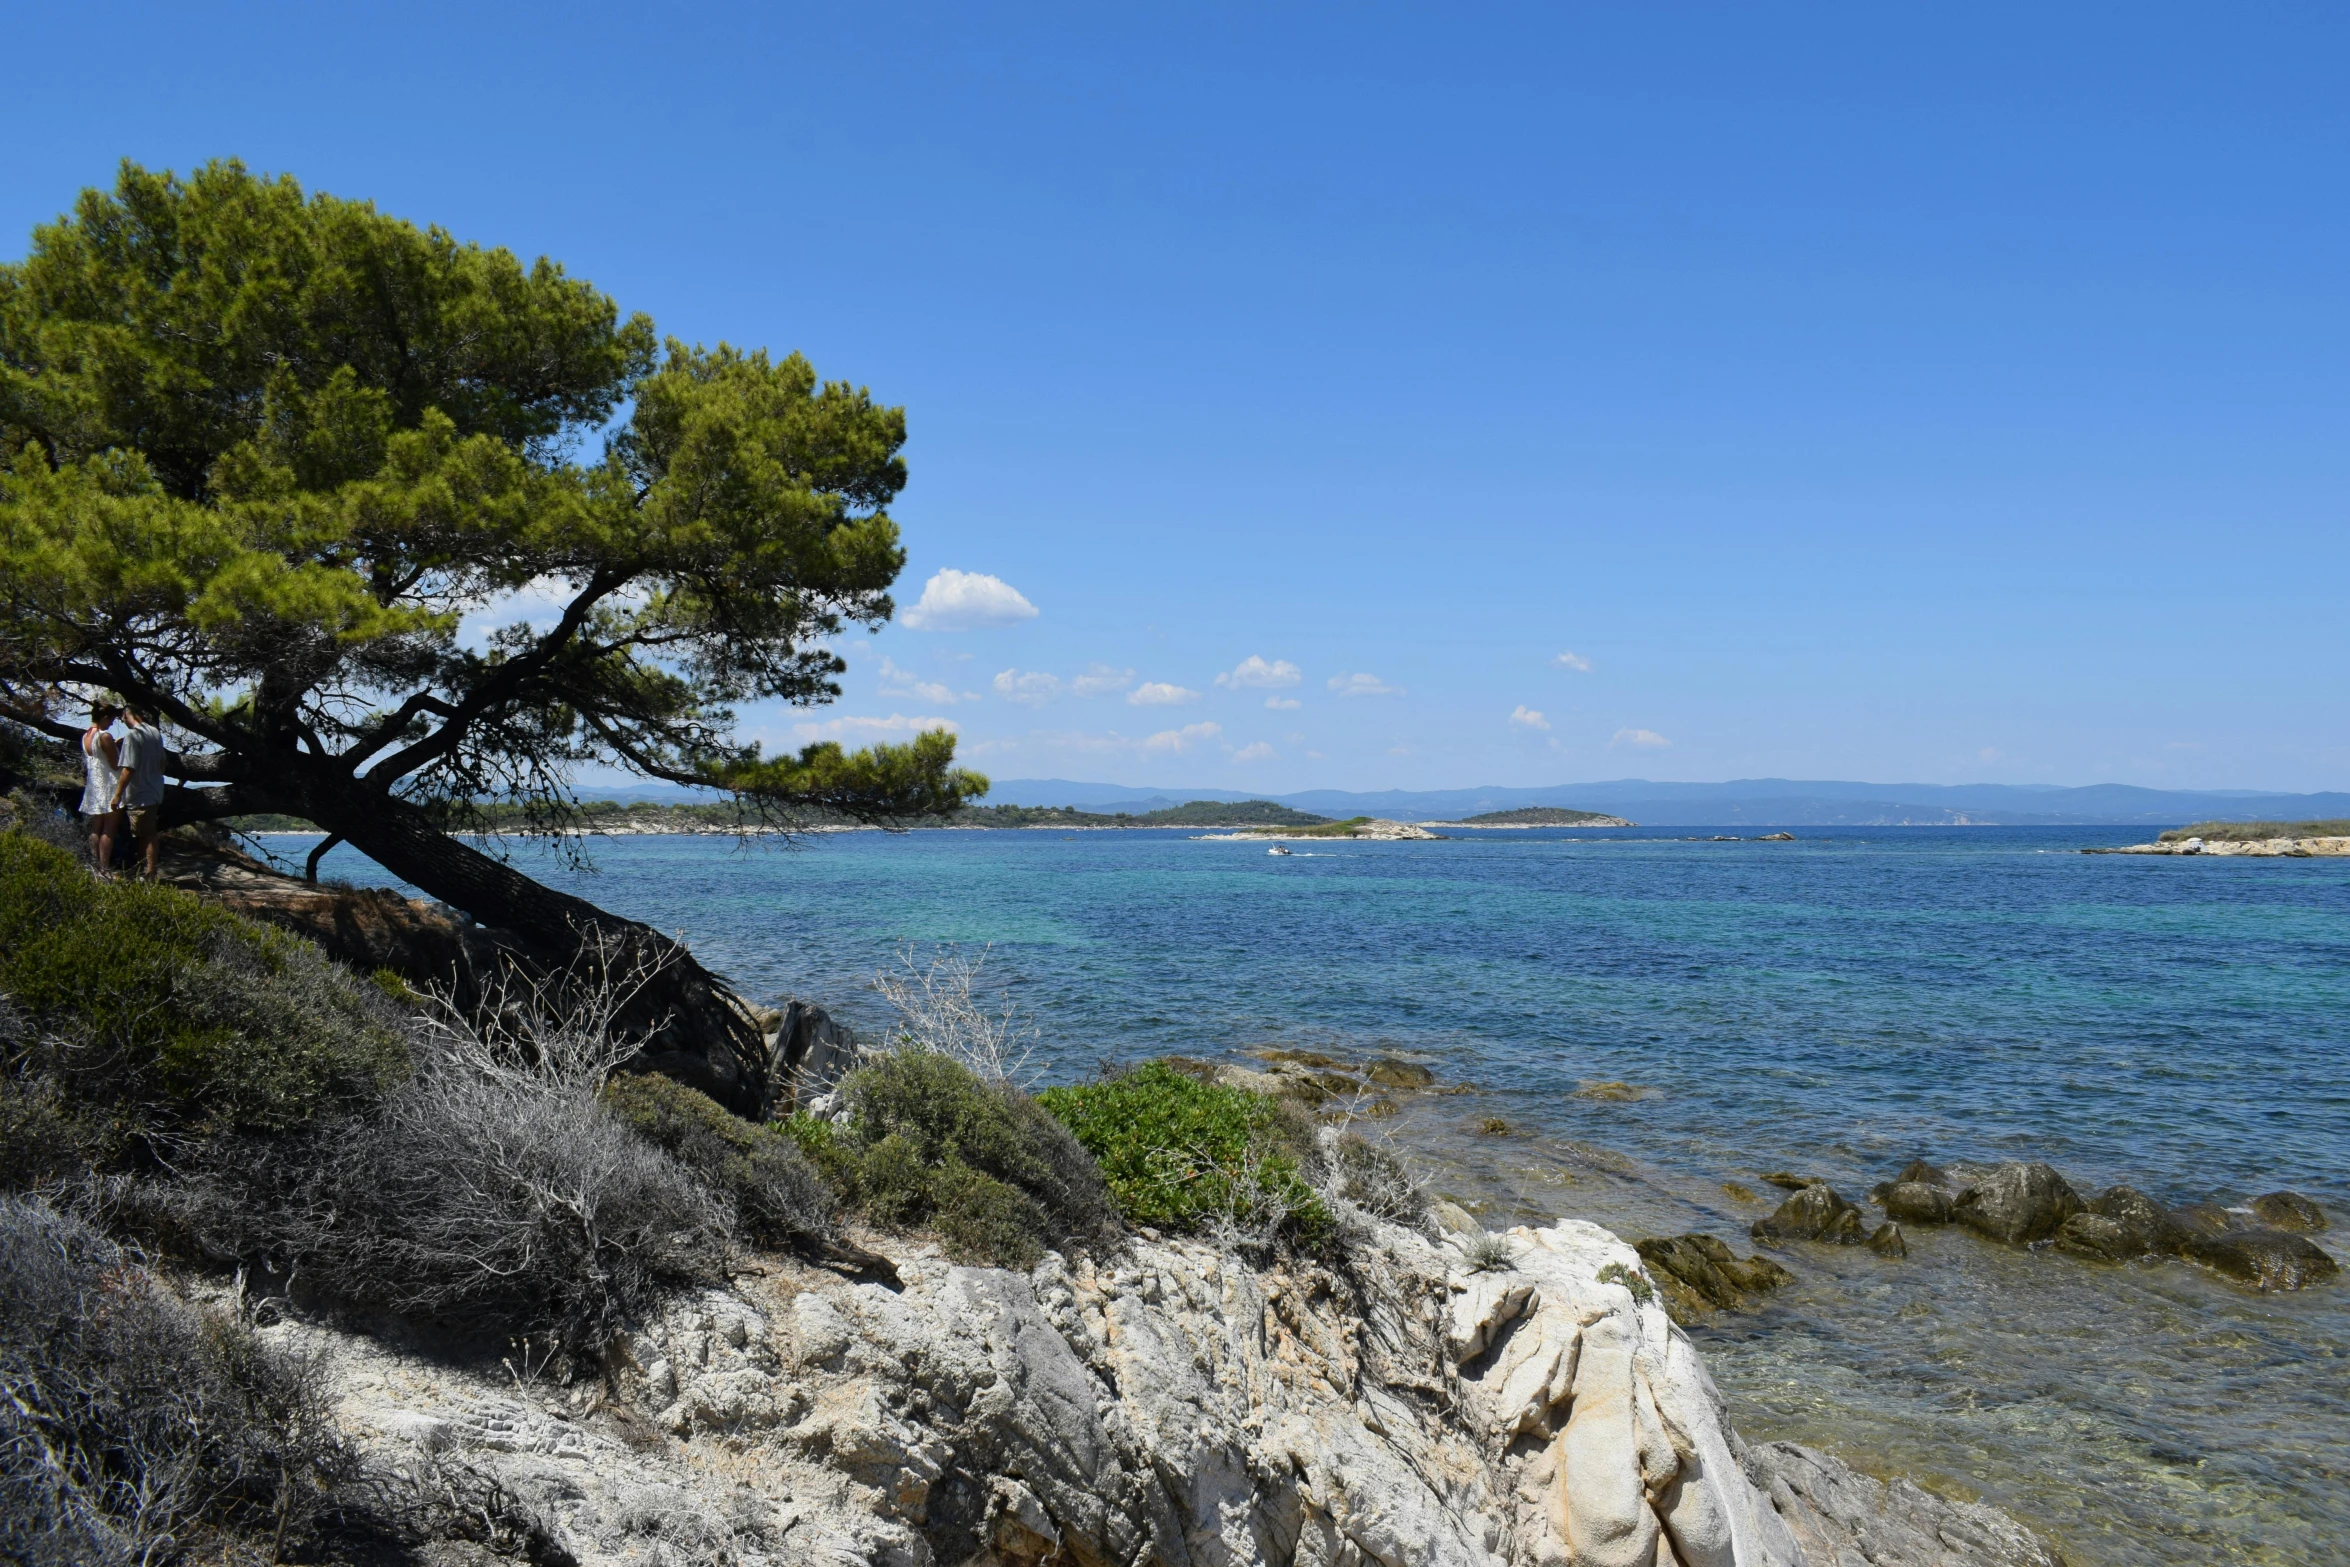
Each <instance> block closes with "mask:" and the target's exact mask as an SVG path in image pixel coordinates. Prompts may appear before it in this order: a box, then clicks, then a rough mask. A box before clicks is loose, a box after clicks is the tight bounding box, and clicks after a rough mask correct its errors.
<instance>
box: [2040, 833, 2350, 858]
mask: <svg viewBox="0 0 2350 1567" xmlns="http://www.w3.org/2000/svg"><path fill="white" fill-rule="evenodd" d="M2081 852H2082V853H2083V854H2201V855H2220V856H2227V855H2244V856H2247V857H2250V858H2252V859H2279V858H2281V859H2292V860H2306V859H2310V858H2312V857H2332V856H2341V855H2350V837H2345V838H2182V839H2179V840H2177V841H2176V842H2167V843H2133V844H2126V845H2124V846H2122V847H2120V848H2112V849H2083V850H2082V851H2081Z"/></svg>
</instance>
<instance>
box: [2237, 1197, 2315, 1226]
mask: <svg viewBox="0 0 2350 1567" xmlns="http://www.w3.org/2000/svg"><path fill="white" fill-rule="evenodd" d="M2252 1216H2253V1217H2254V1218H2256V1219H2258V1220H2259V1221H2260V1222H2261V1223H2263V1224H2265V1225H2267V1226H2268V1227H2269V1228H2270V1229H2272V1230H2297V1231H2304V1232H2306V1231H2311V1230H2322V1229H2324V1228H2326V1211H2325V1210H2324V1209H2323V1208H2320V1207H2319V1206H2318V1205H2317V1204H2316V1203H2313V1202H2311V1201H2310V1200H2309V1199H2308V1198H2306V1197H2304V1196H2302V1195H2301V1194H2300V1193H2299V1192H2270V1193H2268V1194H2267V1195H2266V1196H2262V1197H2255V1198H2253V1199H2252Z"/></svg>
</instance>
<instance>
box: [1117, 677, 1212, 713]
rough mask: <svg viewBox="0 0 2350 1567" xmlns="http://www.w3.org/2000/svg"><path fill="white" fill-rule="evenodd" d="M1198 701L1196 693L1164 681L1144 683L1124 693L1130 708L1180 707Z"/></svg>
mask: <svg viewBox="0 0 2350 1567" xmlns="http://www.w3.org/2000/svg"><path fill="white" fill-rule="evenodd" d="M1198 700H1199V693H1198V692H1197V691H1193V690H1191V689H1189V688H1187V687H1184V686H1179V685H1172V684H1170V683H1168V682H1167V681H1164V680H1148V681H1145V682H1143V683H1142V684H1141V685H1139V686H1136V687H1135V688H1134V689H1133V690H1131V691H1129V692H1127V693H1126V701H1127V704H1128V705H1129V706H1132V707H1181V706H1182V705H1183V704H1184V703H1186V702H1196V701H1198Z"/></svg>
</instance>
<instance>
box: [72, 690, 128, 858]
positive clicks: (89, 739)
mask: <svg viewBox="0 0 2350 1567" xmlns="http://www.w3.org/2000/svg"><path fill="white" fill-rule="evenodd" d="M120 716H122V709H121V708H119V707H116V706H114V705H113V704H112V703H109V702H93V703H91V704H90V727H89V728H87V729H85V730H83V731H82V821H83V822H84V823H85V824H86V825H87V826H88V828H89V832H90V858H91V859H92V860H94V861H96V862H97V866H98V874H99V875H101V876H110V875H112V874H113V873H114V841H115V840H116V839H117V838H119V837H121V836H122V812H120V811H118V810H116V809H115V808H114V786H115V784H116V783H117V782H119V781H120V779H121V776H122V762H121V754H122V753H121V751H120V750H119V749H118V748H117V747H116V745H115V741H114V735H113V733H112V731H111V728H110V726H111V725H112V724H113V723H114V721H115V719H117V718H119V717H120Z"/></svg>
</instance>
